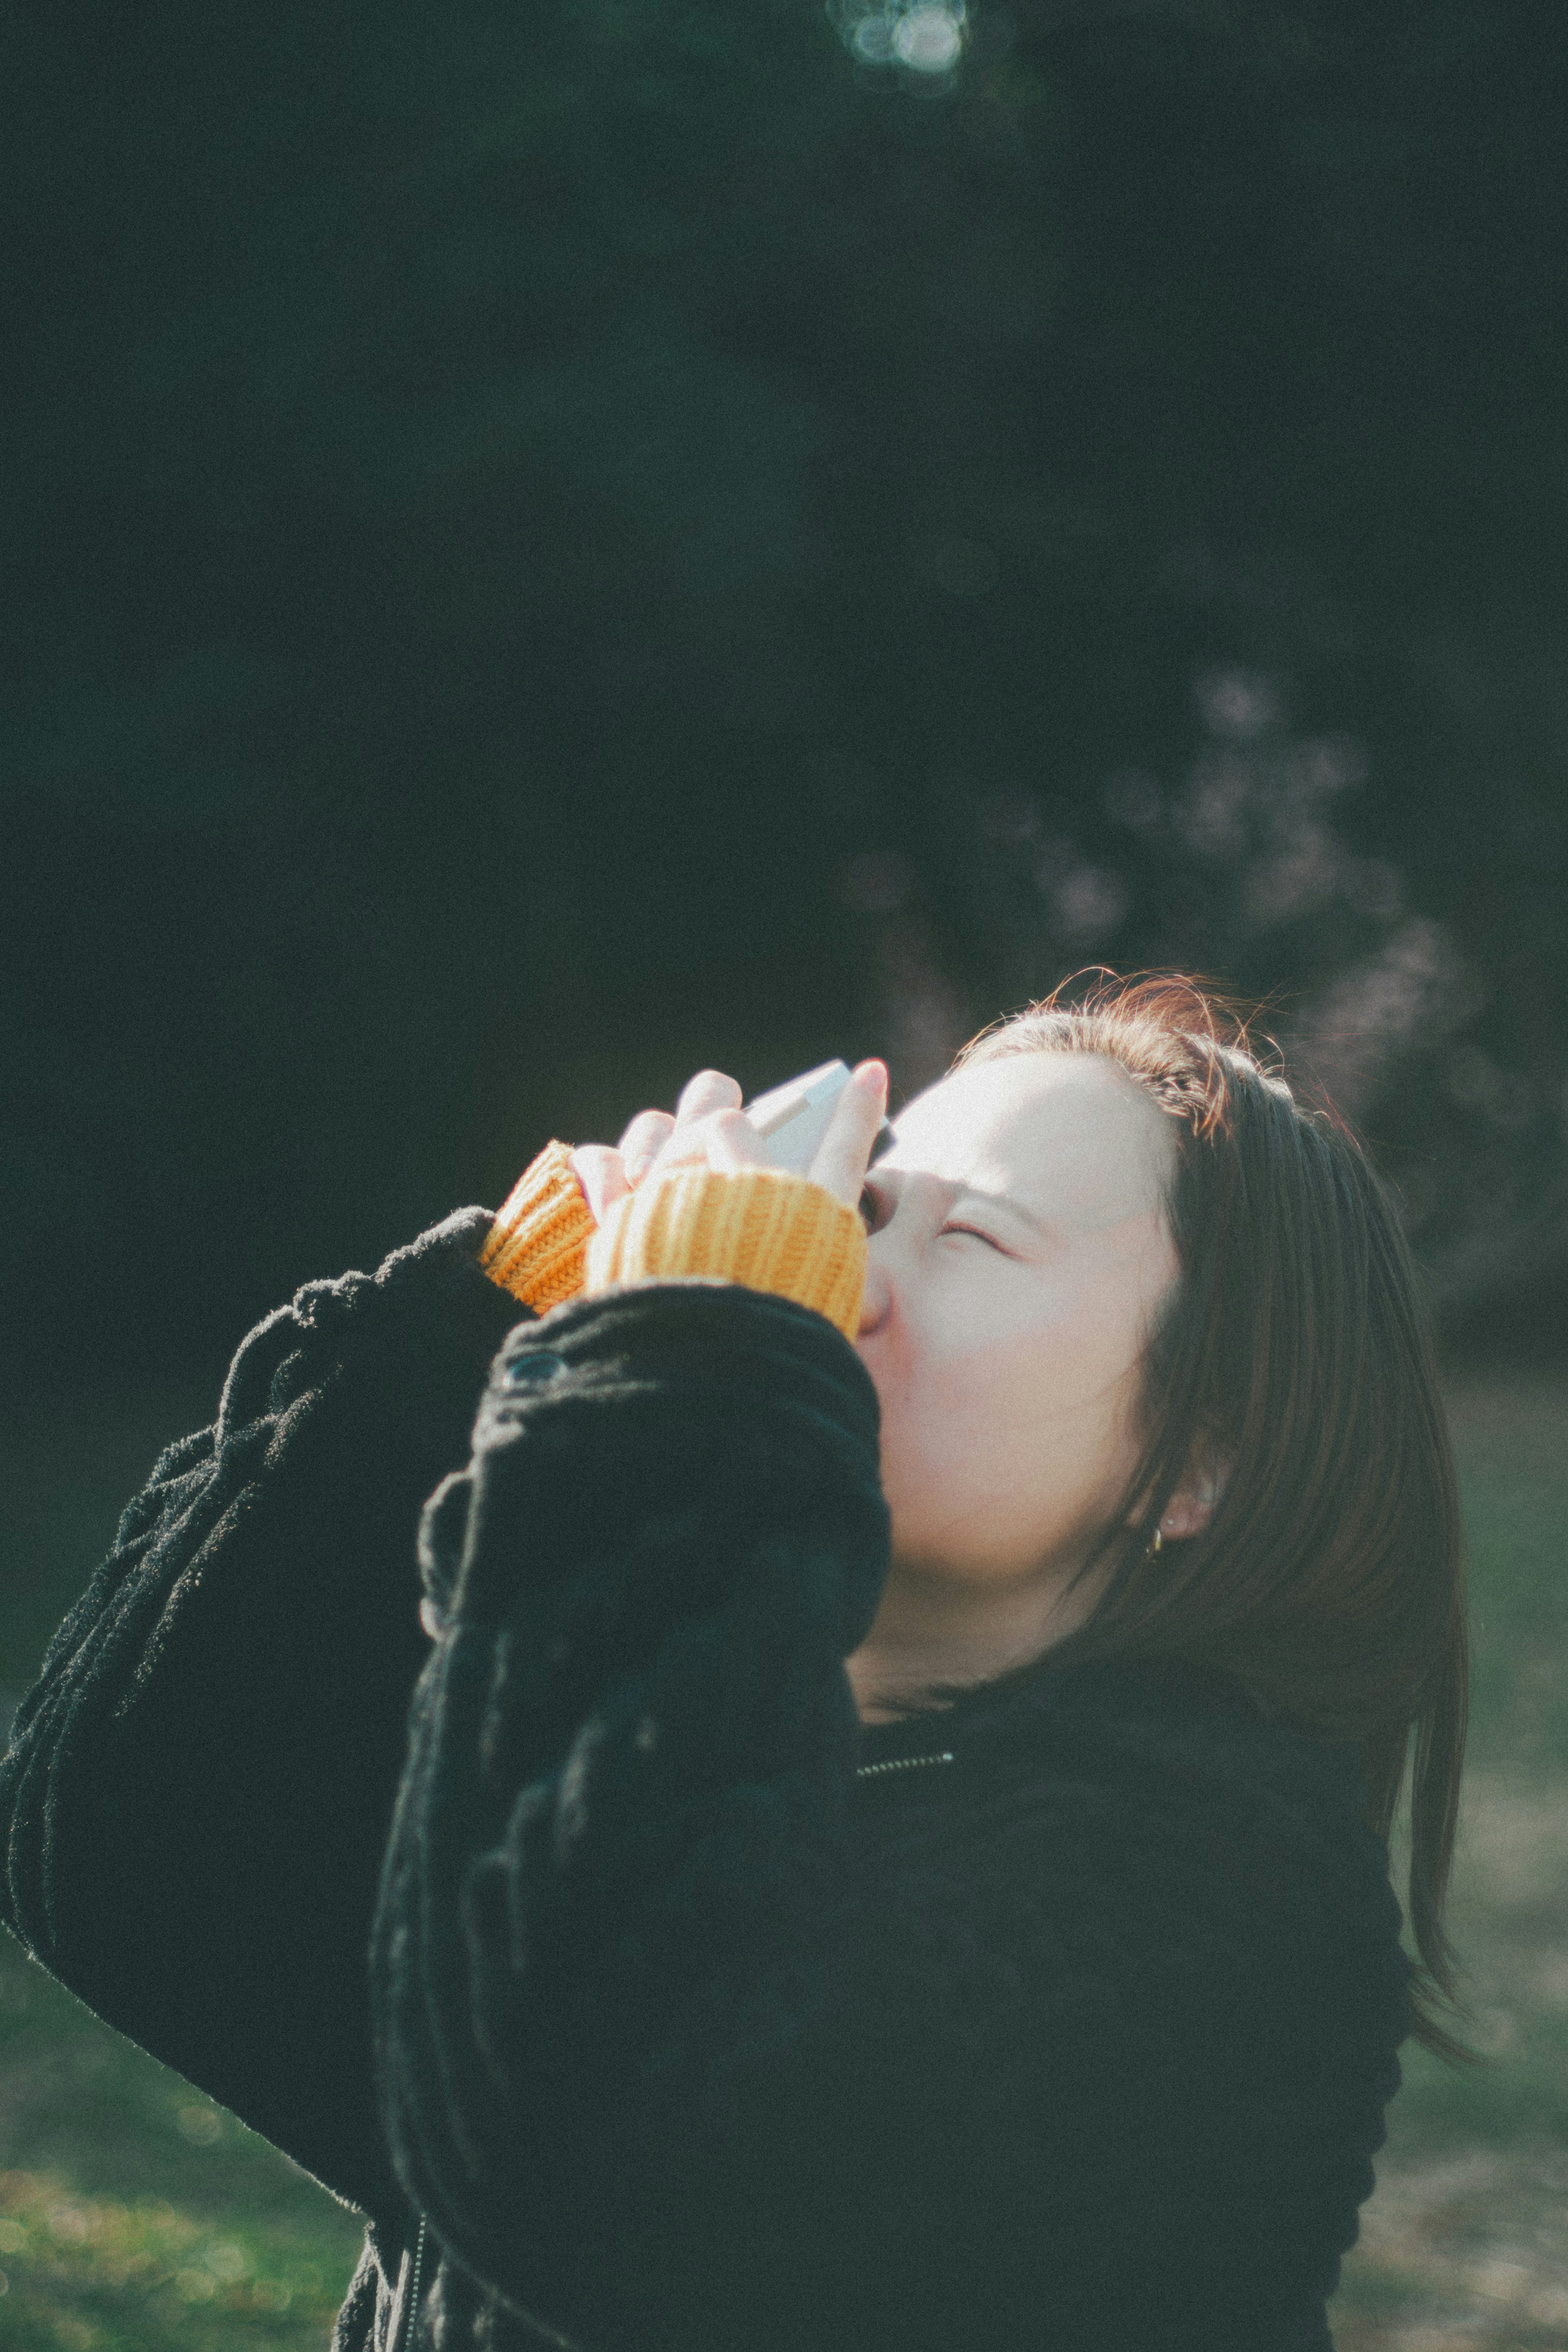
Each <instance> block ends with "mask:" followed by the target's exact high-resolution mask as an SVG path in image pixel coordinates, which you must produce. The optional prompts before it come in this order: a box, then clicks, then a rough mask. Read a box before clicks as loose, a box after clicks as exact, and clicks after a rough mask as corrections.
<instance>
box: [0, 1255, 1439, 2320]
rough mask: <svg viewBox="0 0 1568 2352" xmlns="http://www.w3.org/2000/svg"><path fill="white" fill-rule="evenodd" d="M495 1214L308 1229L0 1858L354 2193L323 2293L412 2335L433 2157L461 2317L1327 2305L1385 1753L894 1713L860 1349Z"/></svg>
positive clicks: (11, 1895) (1131, 1727)
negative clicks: (331, 1252)
mask: <svg viewBox="0 0 1568 2352" xmlns="http://www.w3.org/2000/svg"><path fill="white" fill-rule="evenodd" d="M487 1223H488V1220H487V1217H486V1213H485V1212H483V1211H479V1210H472V1211H465V1212H463V1213H460V1214H459V1215H457V1216H455V1217H454V1218H451V1219H449V1220H448V1221H447V1223H446V1224H445V1225H444V1226H442V1227H439V1228H437V1229H436V1231H434V1233H432V1234H426V1235H424V1236H423V1239H422V1240H421V1241H419V1242H417V1243H415V1244H413V1246H412V1247H411V1248H410V1249H407V1250H404V1251H401V1252H399V1253H398V1254H397V1255H395V1256H393V1257H392V1258H391V1259H389V1261H388V1262H387V1264H386V1265H385V1266H383V1267H382V1271H381V1273H380V1274H379V1275H377V1276H375V1277H373V1278H371V1277H367V1276H362V1275H350V1276H345V1277H343V1279H342V1280H341V1281H340V1282H334V1283H319V1284H312V1285H309V1286H308V1287H307V1288H306V1289H305V1290H302V1291H301V1292H300V1293H299V1294H298V1297H297V1298H296V1300H295V1301H294V1303H293V1305H292V1306H291V1307H286V1308H283V1309H280V1310H279V1312H278V1313H277V1315H275V1316H272V1317H270V1318H268V1319H267V1321H266V1322H265V1323H263V1324H262V1325H261V1326H260V1327H259V1328H257V1329H256V1331H255V1332H253V1333H252V1334H251V1336H250V1338H249V1339H247V1340H246V1342H245V1344H244V1346H243V1347H242V1348H241V1349H240V1351H239V1354H238V1356H237V1357H236V1358H235V1364H234V1368H233V1370H231V1372H230V1375H229V1379H228V1381H227V1384H226V1386H225V1391H224V1397H223V1402H222V1404H221V1407H220V1411H219V1415H218V1420H217V1423H216V1426H215V1428H214V1429H213V1430H210V1431H204V1432H203V1433H200V1434H199V1435H197V1436H195V1437H192V1438H189V1439H186V1440H185V1441H183V1444H179V1445H176V1446H174V1447H172V1448H171V1450H170V1451H169V1453H168V1454H165V1455H164V1456H163V1458H162V1461H161V1462H160V1463H159V1465H157V1467H156V1469H155V1470H154V1473H153V1475H152V1481H151V1482H150V1484H149V1486H148V1488H147V1490H146V1492H145V1493H144V1494H143V1495H142V1496H139V1497H138V1498H137V1500H136V1501H135V1502H133V1503H132V1504H131V1507H130V1508H129V1510H128V1511H127V1513H126V1515H125V1518H124V1521H123V1522H122V1525H121V1528H120V1536H119V1538H118V1541H117V1544H116V1547H115V1549H114V1550H113V1552H112V1553H111V1554H110V1559H108V1561H107V1562H106V1563H105V1565H104V1566H103V1568H102V1569H101V1570H99V1573H98V1575H97V1577H96V1578H95V1579H94V1580H93V1582H92V1584H91V1585H90V1586H89V1590H88V1591H87V1592H86V1594H85V1595H84V1596H83V1599H82V1600H81V1601H80V1602H78V1605H77V1607H76V1609H75V1610H74V1611H73V1612H72V1613H71V1615H70V1616H69V1617H68V1619H67V1621H66V1622H65V1624H64V1625H63V1626H62V1627H61V1628H60V1630H59V1632H58V1633H57V1635H56V1637H55V1640H54V1642H53V1643H52V1644H51V1645H50V1648H49V1651H48V1653H47V1656H46V1658H45V1661H44V1664H43V1668H42V1672H41V1675H40V1678H39V1681H38V1683H37V1686H36V1687H35V1688H34V1690H33V1691H32V1692H30V1693H29V1694H28V1696H27V1697H26V1699H25V1700H24V1702H23V1705H22V1706H21V1708H20V1710H19V1712H18V1716H17V1718H16V1727H15V1729H14V1733H13V1744H12V1748H11V1751H10V1753H9V1754H8V1756H7V1757H6V1758H5V1762H4V1765H3V1766H0V1815H3V1817H4V1818H5V1819H6V1820H7V1821H8V1824H9V1843H8V1866H7V1870H6V1873H5V1879H4V1882H3V1884H0V1916H4V1917H5V1921H6V1924H7V1925H8V1926H9V1927H11V1928H12V1930H13V1932H14V1933H15V1934H16V1935H17V1936H18V1937H20V1938H21V1940H22V1941H23V1942H24V1944H25V1945H26V1947H27V1948H28V1949H29V1950H30V1951H31V1952H33V1953H34V1955H35V1956H36V1957H37V1958H38V1959H39V1960H41V1961H42V1962H43V1963H44V1964H45V1965H46V1966H47V1968H49V1969H51V1970H52V1971H53V1972H54V1973H55V1974H56V1975H57V1977H58V1978H60V1979H61V1980H62V1981H63V1982H65V1983H66V1984H68V1986H69V1987H70V1988H71V1989H72V1990H74V1991H75V1992H77V1993H78V1994H79V1995H80V1997H81V1998H82V1999H83V2000H86V2001H87V2002H88V2003H89V2005H90V2006H91V2007H92V2008H94V2009H95V2010H96V2011H98V2012H99V2015H100V2016H102V2017H104V2018H106V2019H108V2020H109V2021H110V2023H112V2024H114V2025H116V2026H118V2027H119V2028H120V2030H121V2031H122V2032H126V2033H128V2034H129V2035H131V2038H132V2039H134V2040H135V2041H137V2042H141V2044H142V2045H143V2046H144V2047H145V2048H147V2049H148V2050H150V2051H152V2053H153V2054H154V2055H155V2056H157V2057H159V2058H160V2059H162V2060H163V2061H165V2062H166V2063H169V2064H171V2065H172V2066H174V2067H176V2068H178V2069H179V2071H180V2072H181V2073H183V2074H185V2075H186V2076H187V2077H188V2078H189V2079H190V2080H191V2081H193V2083H196V2084H200V2085H201V2086H202V2087H203V2088H204V2089H205V2090H207V2091H209V2092H211V2093H212V2094H213V2095H214V2096H215V2097H216V2098H218V2099H219V2100H220V2101H222V2102H223V2103H224V2104H225V2105H227V2106H229V2107H230V2108H231V2109H232V2110H233V2111H234V2112H235V2114H236V2115H238V2116H241V2117H242V2118H243V2119H244V2121H246V2123H247V2124H249V2125H251V2126H253V2127H254V2128H255V2129H256V2130H258V2131H260V2132H262V2133H263V2134H265V2135H266V2136H267V2137H268V2138H269V2139H271V2140H273V2141H274V2142H275V2143H276V2144H277V2146H279V2147H283V2148H285V2149H287V2152H288V2153H289V2154H290V2155H291V2156H292V2157H293V2158H295V2159H296V2160H297V2161H298V2163H300V2164H302V2165H303V2166H305V2167H306V2168H308V2170H309V2171H310V2172H312V2173H313V2174H314V2175H315V2176H316V2177H317V2178H318V2179H320V2180H321V2181H323V2182H324V2183H325V2184H326V2185H327V2186H328V2187H329V2189H332V2190H333V2191H334V2192H335V2193H336V2194H337V2195H339V2196H340V2197H341V2198H343V2199H344V2200H347V2201H349V2202H350V2203H352V2204H354V2205H356V2206H357V2207H359V2208H360V2209H361V2210H363V2211H364V2212H365V2214H366V2215H367V2218H368V2220H369V2221H370V2223H371V2227H370V2229H369V2231H368V2232H367V2244H366V2253H365V2257H364V2259H363V2261H362V2262H361V2268H360V2271H359V2273H357V2275H356V2279H355V2282H354V2284H353V2287H352V2288H351V2289H350V2296H349V2300H348V2302H347V2304H346V2305H345V2306H344V2310H343V2313H342V2315H340V2321H339V2327H338V2333H337V2336H336V2337H335V2343H336V2344H337V2345H338V2347H340V2352H371V2348H372V2347H374V2352H391V2347H402V2346H404V2345H405V2344H407V2343H408V2342H409V2341H410V2340H411V2339H410V2335H409V2328H410V2320H411V2309H410V2307H411V2305H412V2304H413V2301H414V2297H413V2294H412V2287H413V2270H414V2266H415V2254H416V2250H417V2249H418V2248H419V2245H420V2240H419V2234H418V2221H419V2216H420V2214H421V2213H423V2215H425V2216H426V2217H428V2221H427V2231H426V2234H425V2237H424V2241H423V2252H420V2253H419V2262H418V2266H419V2294H418V2298H417V2300H418V2303H419V2305H420V2325H419V2329H418V2336H419V2340H420V2341H422V2342H429V2343H432V2344H440V2345H442V2346H444V2347H468V2346H482V2345H492V2346H495V2347H502V2346H517V2347H522V2346H538V2345H540V2344H544V2343H551V2342H554V2343H559V2342H561V2341H562V2340H563V2339H564V2340H565V2341H567V2342H569V2343H570V2344H572V2345H574V2346H580V2347H582V2348H583V2352H1036V2348H1037V2347H1038V2352H1113V2347H1122V2346H1125V2347H1128V2348H1129V2352H1133V2347H1136V2352H1186V2347H1191V2352H1198V2347H1202V2348H1203V2352H1222V2347H1248V2352H1287V2347H1289V2352H1307V2347H1325V2346H1327V2345H1328V2343H1329V2337H1328V2333H1327V2328H1326V2324H1325V2321H1324V2317H1323V2307H1324V2301H1325V2298H1326V2297H1327V2296H1328V2295H1329V2294H1331V2293H1332V2292H1333V2287H1334V2285H1335V2284H1336V2282H1337V2277H1338V2271H1339V2261H1340V2256H1341V2253H1342V2252H1343V2249H1344V2248H1345V2247H1346V2246H1348V2245H1349V2244H1350V2243H1351V2242H1352V2241H1353V2240H1354V2234H1355V2229H1356V2218H1357V2209H1358V2206H1359V2205H1360V2203H1361V2201H1362V2200H1363V2199H1364V2197H1365V2196H1366V2195H1367V2193H1368V2191H1369V2190H1370V2189H1371V2187H1372V2179H1373V2173H1372V2163H1371V2158H1372V2156H1373V2153H1374V2151H1375V2149H1376V2148H1377V2147H1379V2146H1380V2145H1381V2142H1382V2138H1383V2113H1384V2108H1385V2103H1386V2101H1387V2100H1388V2098H1389V2097H1390V2096H1391V2095H1392V2094H1393V2092H1394V2090H1395V2089H1396V2086H1397V2084H1398V2080H1399V2069H1398V2062H1397V2059H1396V2054H1395V2053H1396V2049H1397V2047H1398V2044H1399V2043H1400V2042H1401V2041H1402V2039H1403V2038H1404V2036H1405V2035H1406V2032H1407V2031H1408V2027H1409V2013H1408V1991H1407V1979H1408V1968H1407V1964H1406V1960H1405V1958H1404V1956H1403V1954H1402V1952H1401V1950H1400V1948H1399V1943H1398V1929H1399V1911H1398V1906H1397V1905H1396V1901H1395V1897H1394V1895H1393V1892H1392V1890H1391V1888H1390V1886H1389V1883H1388V1874H1387V1855H1386V1852H1385V1847H1384V1846H1383V1844H1382V1843H1381V1842H1380V1841H1379V1840H1378V1839H1377V1838H1375V1836H1374V1835H1373V1834H1372V1832H1370V1831H1368V1830H1367V1829H1366V1827H1365V1826H1364V1822H1363V1819H1362V1807H1363V1791H1362V1785H1361V1779H1360V1772H1359V1766H1358V1761H1357V1759H1356V1756H1355V1753H1354V1750H1353V1749H1349V1748H1325V1747H1322V1746H1320V1745H1315V1744H1313V1743H1311V1742H1309V1741H1307V1740H1306V1739H1304V1738H1301V1737H1299V1736H1298V1735H1296V1734H1295V1733H1294V1732H1292V1731H1291V1730H1289V1729H1287V1728H1286V1727H1283V1726H1281V1725H1279V1724H1275V1723H1269V1722H1266V1721H1264V1720H1263V1719H1262V1717H1260V1715H1259V1713H1258V1711H1257V1710H1256V1709H1255V1708H1254V1707H1252V1706H1251V1705H1250V1704H1249V1701H1248V1700H1247V1699H1246V1697H1245V1696H1244V1695H1243V1694H1241V1693H1239V1692H1238V1691H1236V1690H1235V1689H1233V1688H1232V1687H1230V1686H1228V1685H1218V1684H1213V1685H1210V1684H1206V1683H1204V1682H1202V1681H1201V1680H1199V1679H1198V1678H1197V1677H1196V1676H1191V1675H1181V1674H1179V1673H1177V1672H1175V1671H1167V1672H1166V1673H1155V1672H1153V1671H1151V1670H1144V1671H1141V1672H1133V1671H1131V1670H1126V1669H1112V1668H1108V1667H1104V1666H1101V1667H1097V1668H1092V1669H1090V1668H1085V1667H1080V1668H1078V1669H1076V1670H1072V1671H1067V1672H1052V1671H1051V1669H1050V1667H1049V1663H1048V1664H1047V1665H1046V1667H1045V1668H1043V1669H1042V1671H1041V1672H1040V1675H1039V1676H1038V1677H1037V1678H1036V1679H1035V1680H1034V1681H1033V1682H1032V1683H1031V1684H1030V1685H1029V1686H1027V1687H1026V1688H1025V1689H1023V1690H1021V1691H1020V1690H1013V1691H1011V1692H1009V1693H1006V1694H1002V1693H988V1692H986V1691H985V1690H983V1689H982V1690H979V1691H977V1692H975V1693H972V1694H970V1695H969V1696H967V1697H966V1698H965V1699H963V1700H962V1701H961V1702H960V1703H959V1704H958V1705H957V1706H955V1707H953V1708H951V1709H949V1710H947V1711H946V1712H943V1713H940V1714H936V1715H931V1716H926V1717H920V1718H915V1719H911V1720H908V1721H906V1722H904V1723H902V1724H898V1725H893V1726H886V1727H877V1728H875V1729H866V1728H864V1727H862V1726H861V1725H860V1724H859V1722H858V1719H857V1717H856V1714H855V1709H854V1706H853V1702H852V1696H851V1693H850V1689H849V1685H848V1681H847V1677H846V1676H845V1675H844V1672H843V1666H842V1660H843V1658H844V1657H845V1655H847V1654H848V1653H849V1652H850V1651H851V1650H852V1649H853V1648H854V1647H855V1646H856V1645H857V1644H858V1643H859V1642H860V1641H861V1640H862V1638H863V1636H864V1633H865V1632H866V1630H867V1628H868V1626H869V1624H870V1622H871V1620H872V1618H873V1614H874V1612H875V1609H876V1605H877V1601H878V1598H879V1596H880V1593H881V1591H882V1587H883V1580H884V1578H885V1575H886V1572H887V1560H888V1531H887V1514H886V1509H885V1506H884V1504H883V1497H882V1494H881V1489H880V1486H879V1483H878V1477H877V1408H876V1399H875V1393H874V1391H873V1389H872V1386H871V1383H870V1381H869V1380H868V1379H867V1377H866V1374H865V1372H864V1370H863V1369H862V1365H861V1363H860V1360H859V1359H858V1357H857V1356H856V1354H855V1352H854V1350H853V1349H852V1348H851V1347H850V1346H849V1345H848V1343H847V1342H846V1341H845V1340H844V1339H842V1338H841V1335H840V1334H839V1333H838V1332H837V1331H835V1330H834V1329H833V1328H832V1327H831V1325H830V1324H828V1323H827V1322H825V1321H824V1320H823V1319H822V1318H821V1317H819V1316H816V1315H813V1314H811V1313H810V1312H808V1311H807V1310H806V1309H804V1308H800V1307H795V1306H793V1305H790V1304H789V1303H788V1302H786V1301H784V1300H781V1299H778V1298H773V1297H763V1296H761V1295H759V1294H757V1293H753V1292H749V1291H745V1290H741V1289H737V1288H736V1287H733V1286H727V1285H719V1284H696V1285H663V1286H646V1287H642V1288H637V1289H633V1290H629V1291H625V1292H621V1293H611V1294H609V1295H607V1296H605V1297H602V1298H596V1299H588V1300H578V1301H574V1302H573V1303H572V1304H570V1306H568V1307H562V1308H559V1309H557V1310H556V1312H555V1313H554V1314H553V1315H551V1316H549V1318H546V1320H545V1321H544V1322H543V1323H536V1322H533V1321H532V1320H527V1321H524V1322H522V1323H521V1324H518V1323H517V1307H516V1305H515V1303H514V1302H513V1301H511V1300H510V1299H508V1298H507V1297H505V1296H504V1294H502V1293H500V1292H498V1291H497V1290H496V1289H494V1288H493V1287H492V1286H491V1285H489V1284H488V1283H487V1282H486V1279H485V1277H484V1276H482V1275H481V1274H480V1273H479V1272H478V1269H477V1267H476V1265H475V1263H474V1253H475V1251H476V1248H477V1246H478V1244H479V1242H480V1241H481V1240H482V1238H483V1236H484V1234H485V1232H486V1226H487ZM514 1325H516V1326H517V1328H511V1327H513V1326H514ZM508 1331H510V1336H509V1337H507V1333H508ZM503 1340H505V1345H504V1347H502V1342H503ZM498 1347H500V1348H501V1353H500V1355H499V1357H498V1359H497V1361H496V1363H495V1366H494V1369H493V1371H492V1372H491V1376H490V1381H489V1386H488V1388H487V1389H486V1387H485V1381H486V1368H487V1366H488V1365H489V1363H490V1359H491V1358H492V1356H493V1355H494V1354H495V1351H496V1350H497V1348H498ZM482 1391H483V1394H482ZM481 1396H482V1401H481ZM476 1404H477V1406H478V1420H477V1424H476V1425H474V1416H475V1409H476ZM471 1427H472V1437H470V1430H471ZM471 1446H472V1458H471V1459H469V1456H470V1447H471ZM465 1461H467V1462H468V1467H467V1468H466V1469H455V1467H454V1465H457V1464H461V1463H463V1462H465ZM444 1472H448V1473H451V1475H448V1476H446V1477H445V1478H443V1477H442V1474H443V1473H444ZM438 1482H439V1483H438ZM432 1489H434V1493H432ZM426 1496H430V1500H429V1503H428V1506H427V1507H426V1508H425V1511H424V1515H423V1531H422V1533H421V1536H420V1541H419V1550H418V1558H417V1561H416V1555H415V1529H416V1528H417V1527H418V1526H419V1523H420V1506H421V1504H422V1502H423V1500H424V1498H425V1497H426ZM422 1579H423V1594H424V1596H425V1597H426V1613H427V1617H428V1619H429V1622H430V1623H431V1625H432V1626H433V1627H434V1639H433V1640H427V1639H426V1636H425V1633H423V1631H422V1629H421V1626H420V1623H419V1618H418V1604H419V1601H420V1599H421V1596H422ZM902 1759H950V1760H928V1761H927V1760H921V1761H904V1760H902ZM868 1767H870V1768H873V1769H867V1768H868ZM878 1767H881V1768H883V1769H875V1768H878Z"/></svg>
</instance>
